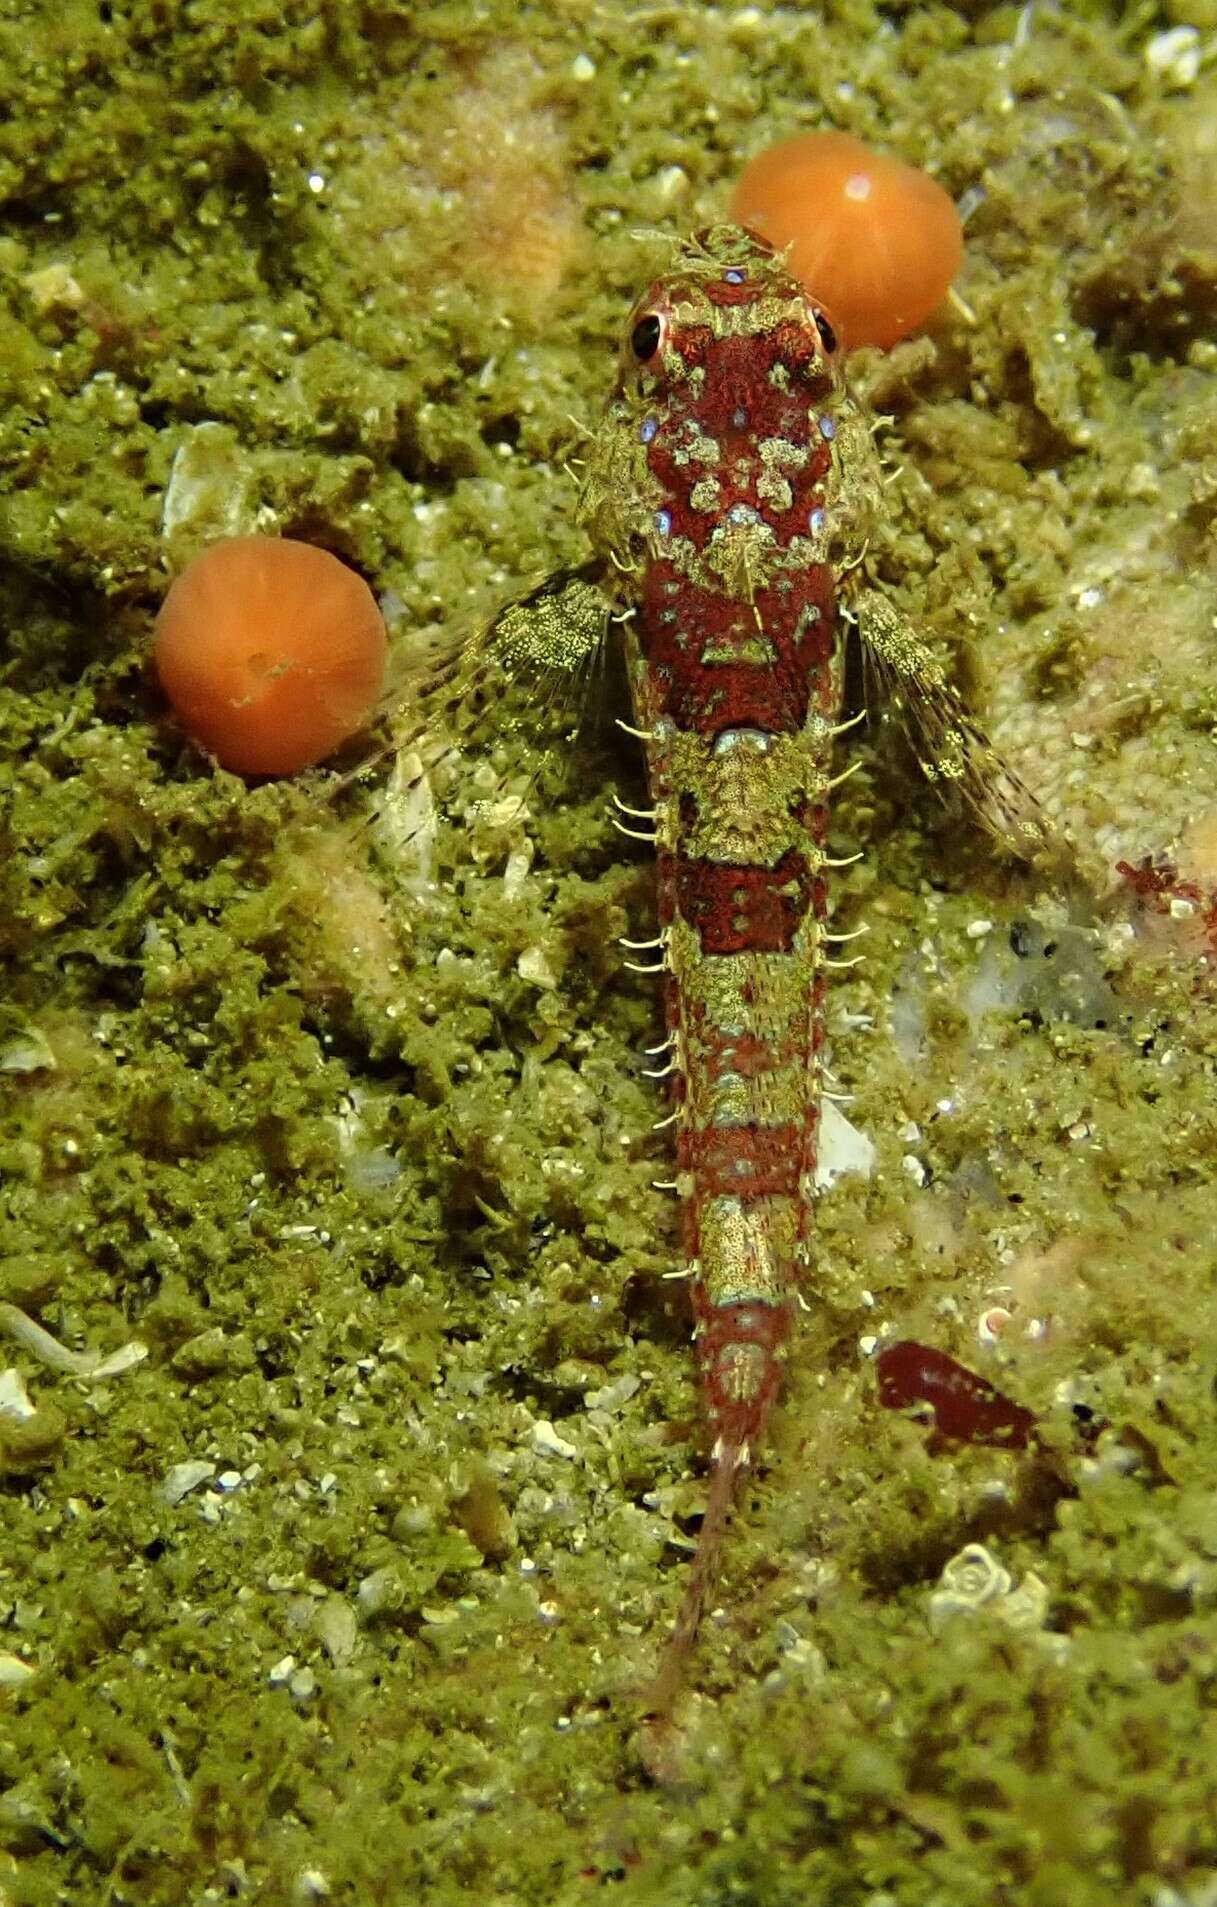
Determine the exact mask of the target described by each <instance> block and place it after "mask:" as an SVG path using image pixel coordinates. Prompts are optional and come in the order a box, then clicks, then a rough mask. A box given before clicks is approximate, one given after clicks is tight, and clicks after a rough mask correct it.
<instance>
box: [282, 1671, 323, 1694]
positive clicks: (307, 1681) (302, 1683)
mask: <svg viewBox="0 0 1217 1907" xmlns="http://www.w3.org/2000/svg"><path fill="white" fill-rule="evenodd" d="M287 1689H288V1694H289V1695H290V1696H291V1698H292V1700H293V1702H311V1701H312V1699H313V1697H314V1695H315V1694H316V1693H317V1677H316V1676H315V1675H314V1674H313V1671H312V1670H311V1669H297V1670H296V1673H295V1674H294V1675H293V1676H292V1677H291V1678H290V1680H289V1681H288V1685H287Z"/></svg>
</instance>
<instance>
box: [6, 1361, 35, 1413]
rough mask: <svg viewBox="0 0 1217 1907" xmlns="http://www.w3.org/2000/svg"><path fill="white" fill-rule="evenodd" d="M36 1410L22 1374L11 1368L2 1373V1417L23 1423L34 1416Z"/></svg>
mask: <svg viewBox="0 0 1217 1907" xmlns="http://www.w3.org/2000/svg"><path fill="white" fill-rule="evenodd" d="M35 1408H36V1406H35V1405H34V1403H33V1402H32V1400H31V1398H30V1394H29V1392H28V1391H27V1390H26V1388H25V1379H24V1378H23V1377H22V1375H21V1372H20V1371H18V1370H14V1369H13V1368H12V1367H11V1366H10V1368H9V1369H8V1370H7V1371H0V1417H13V1418H15V1419H16V1420H17V1422H18V1423H23V1422H24V1421H25V1419H26V1418H27V1417H32V1416H33V1415H34V1411H35Z"/></svg>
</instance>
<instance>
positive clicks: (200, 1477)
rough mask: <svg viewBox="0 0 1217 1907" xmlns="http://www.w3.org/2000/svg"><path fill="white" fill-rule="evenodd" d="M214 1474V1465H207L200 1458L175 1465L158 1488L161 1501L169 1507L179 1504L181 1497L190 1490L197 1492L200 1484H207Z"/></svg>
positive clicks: (204, 1460) (185, 1495) (186, 1494)
mask: <svg viewBox="0 0 1217 1907" xmlns="http://www.w3.org/2000/svg"><path fill="white" fill-rule="evenodd" d="M215 1473H216V1467H215V1465H214V1463H208V1462H207V1461H206V1459H205V1458H202V1457H195V1458H193V1459H192V1460H190V1461H189V1462H186V1463H175V1464H174V1466H173V1468H172V1469H171V1470H167V1471H166V1473H165V1479H164V1482H163V1483H162V1484H161V1488H160V1495H161V1501H162V1502H163V1503H168V1504H170V1505H171V1506H172V1505H173V1504H175V1503H180V1502H181V1501H182V1499H183V1497H187V1496H189V1495H190V1492H191V1491H192V1490H197V1489H198V1486H199V1484H200V1483H206V1482H208V1480H209V1479H210V1478H211V1477H214V1475H215Z"/></svg>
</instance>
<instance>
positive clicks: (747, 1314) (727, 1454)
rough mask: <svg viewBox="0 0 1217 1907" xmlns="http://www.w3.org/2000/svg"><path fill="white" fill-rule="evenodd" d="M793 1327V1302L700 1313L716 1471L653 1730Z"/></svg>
mask: <svg viewBox="0 0 1217 1907" xmlns="http://www.w3.org/2000/svg"><path fill="white" fill-rule="evenodd" d="M793 1321H794V1306H793V1304H792V1303H790V1302H784V1303H781V1304H767V1303H762V1302H759V1301H757V1300H756V1299H751V1300H749V1301H747V1302H744V1303H738V1304H727V1305H711V1306H707V1307H706V1309H705V1310H704V1312H703V1313H702V1314H701V1317H700V1332H699V1342H700V1346H701V1352H702V1369H703V1372H704V1381H705V1390H706V1401H707V1403H708V1405H709V1410H710V1417H711V1421H712V1423H713V1424H714V1427H715V1430H716V1432H717V1439H716V1442H715V1445H714V1467H713V1469H712V1470H711V1472H710V1491H709V1495H708V1496H707V1498H706V1510H705V1515H704V1517H703V1518H702V1526H701V1534H700V1535H699V1537H698V1539H697V1553H696V1555H695V1556H694V1558H693V1564H692V1568H691V1569H690V1572H689V1580H688V1582H687V1584H686V1585H685V1593H684V1596H683V1598H682V1600H681V1604H680V1609H679V1610H678V1612H677V1616H676V1622H675V1625H674V1626H673V1629H672V1633H671V1635H670V1636H669V1637H668V1640H667V1642H666V1643H665V1644H664V1649H663V1654H662V1655H661V1656H660V1659H659V1667H658V1669H657V1670H656V1672H655V1677H654V1680H653V1681H652V1683H651V1686H650V1689H649V1691H648V1700H647V1712H648V1716H649V1718H650V1723H651V1726H652V1728H659V1729H662V1728H664V1727H665V1726H666V1724H667V1723H668V1722H669V1721H670V1719H671V1715H672V1710H673V1707H674V1706H675V1703H676V1697H677V1695H678V1694H679V1693H680V1685H681V1681H682V1679H683V1676H684V1668H685V1663H686V1662H687V1660H688V1658H689V1654H690V1652H691V1650H692V1648H693V1644H694V1643H695V1642H696V1640H697V1632H698V1630H699V1628H700V1627H701V1619H702V1615H703V1613H704V1611H705V1606H706V1602H707V1599H708V1598H709V1596H710V1593H711V1591H712V1590H713V1588H714V1585H715V1582H716V1581H717V1579H718V1570H719V1564H720V1562H721V1560H722V1552H723V1539H724V1537H725V1536H726V1533H727V1526H728V1524H729V1523H730V1521H731V1511H732V1507H733V1505H734V1503H735V1493H736V1488H737V1485H738V1481H739V1476H740V1472H741V1471H742V1470H743V1469H744V1468H745V1466H746V1465H747V1464H748V1462H749V1460H750V1458H751V1454H752V1450H753V1448H754V1447H755V1445H756V1444H757V1443H758V1442H759V1440H760V1438H761V1436H762V1434H763V1432H764V1429H765V1425H766V1423H767V1421H768V1418H769V1412H770V1410H771V1408H772V1406H773V1402H774V1399H775V1398H776V1396H777V1392H778V1387H779V1384H780V1382H781V1362H780V1357H781V1351H782V1347H783V1346H784V1345H785V1343H786V1340H787V1338H788V1337H789V1335H790V1330H791V1326H792V1324H793Z"/></svg>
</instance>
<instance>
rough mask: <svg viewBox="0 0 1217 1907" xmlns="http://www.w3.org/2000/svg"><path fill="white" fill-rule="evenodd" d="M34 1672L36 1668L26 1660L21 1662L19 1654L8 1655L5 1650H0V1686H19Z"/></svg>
mask: <svg viewBox="0 0 1217 1907" xmlns="http://www.w3.org/2000/svg"><path fill="white" fill-rule="evenodd" d="M36 1674H37V1670H36V1669H34V1668H32V1667H31V1666H30V1664H29V1663H28V1662H23V1661H22V1660H21V1657H20V1656H19V1655H9V1654H8V1652H7V1650H2V1651H0V1688H20V1687H21V1686H22V1684H23V1683H24V1682H28V1681H29V1679H30V1677H31V1675H36Z"/></svg>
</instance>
